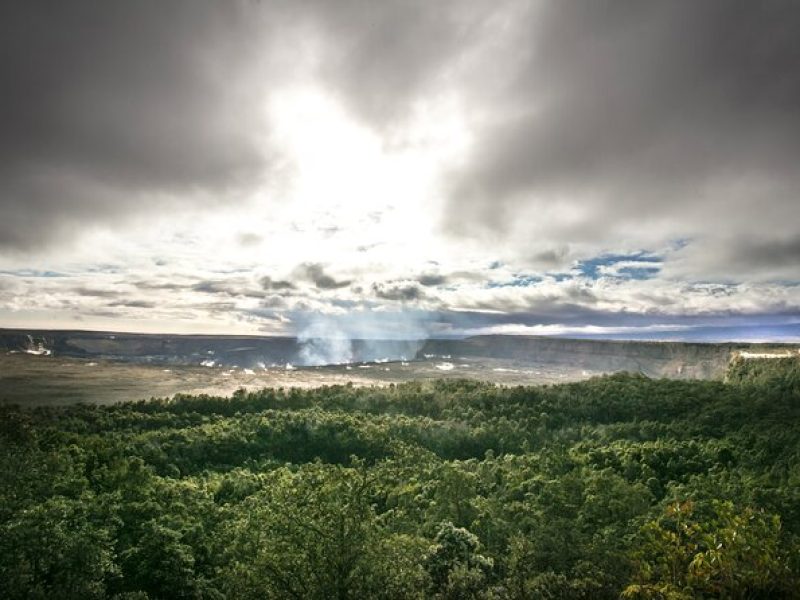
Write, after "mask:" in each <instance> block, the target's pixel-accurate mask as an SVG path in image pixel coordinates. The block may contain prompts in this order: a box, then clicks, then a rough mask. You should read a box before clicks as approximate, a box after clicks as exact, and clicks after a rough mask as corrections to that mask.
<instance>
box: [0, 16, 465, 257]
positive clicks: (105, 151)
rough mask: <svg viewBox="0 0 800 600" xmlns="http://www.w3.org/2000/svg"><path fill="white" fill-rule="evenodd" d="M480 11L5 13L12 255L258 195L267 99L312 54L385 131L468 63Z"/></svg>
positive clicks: (1, 242)
mask: <svg viewBox="0 0 800 600" xmlns="http://www.w3.org/2000/svg"><path fill="white" fill-rule="evenodd" d="M467 8H468V5H466V4H465V5H463V6H461V7H459V6H458V5H457V4H455V3H443V4H441V5H437V6H435V7H433V6H431V5H430V4H429V3H426V2H422V1H421V0H417V1H414V2H386V3H381V4H380V5H373V4H369V3H364V2H362V1H360V0H350V1H345V2H336V3H332V2H327V1H322V0H308V1H302V2H296V3H294V2H286V1H283V0H273V1H265V2H243V1H242V2H231V3H217V2H211V1H203V0H200V1H188V0H176V1H171V2H167V3H163V2H155V1H147V0H146V1H143V2H121V1H116V0H111V1H108V2H99V3H98V2H88V1H86V2H84V1H77V2H69V3H64V2H55V3H53V2H37V1H35V0H34V1H31V2H8V3H4V4H3V6H2V8H0V79H2V81H3V94H2V95H0V131H2V136H0V210H1V211H2V215H3V219H2V221H0V250H2V249H32V248H38V247H42V246H46V245H49V244H53V243H55V242H57V241H61V240H62V239H68V238H70V237H73V236H74V234H75V233H76V232H80V231H81V230H83V229H84V228H86V227H87V226H88V225H91V224H93V223H98V222H99V223H104V224H113V223H114V222H115V221H117V220H119V219H120V218H121V217H122V216H123V215H125V216H126V215H129V214H141V213H145V214H147V213H148V212H158V211H162V210H169V209H174V208H181V207H182V208H187V207H191V208H194V207H195V206H196V204H197V203H198V202H199V203H202V204H207V203H214V202H229V201H230V200H231V198H236V193H237V192H240V191H246V190H250V189H252V188H253V186H254V185H256V183H257V182H258V178H259V177H264V174H265V173H267V172H269V168H270V165H271V164H272V163H271V161H272V159H273V158H274V156H272V155H270V156H265V152H267V154H269V152H268V151H265V149H264V148H263V147H259V144H263V138H264V137H265V135H266V134H267V133H268V132H266V131H258V129H257V125H258V124H259V123H258V121H259V120H263V119H264V118H265V117H264V113H265V110H266V109H265V102H266V99H265V97H264V94H265V88H266V86H269V89H279V88H280V86H281V85H282V84H284V83H285V82H286V80H290V79H291V78H292V76H294V74H295V72H296V71H297V70H298V69H301V68H302V65H300V62H299V61H300V60H301V56H302V55H303V53H304V52H306V53H309V52H310V53H313V52H320V53H321V54H322V55H324V60H322V61H320V64H319V65H318V66H317V67H315V69H316V73H315V75H314V76H315V77H316V78H317V79H318V81H320V82H322V83H323V84H327V86H328V87H329V88H330V89H331V91H332V92H334V93H337V94H338V95H339V96H340V99H341V100H342V101H343V102H345V104H348V105H349V106H350V107H351V108H352V109H353V110H354V111H355V112H356V113H357V114H356V117H357V118H363V119H366V120H368V121H370V122H371V123H372V124H373V125H377V126H382V125H383V124H384V120H385V119H387V118H389V117H390V116H391V115H396V114H398V113H401V112H402V111H403V110H404V108H407V106H408V105H409V103H410V101H411V100H412V99H413V97H414V96H415V94H416V93H417V92H419V91H420V90H422V89H424V88H425V85H426V82H429V81H430V80H432V79H434V78H435V77H436V76H437V74H439V73H440V72H441V70H442V69H443V67H444V65H445V64H446V60H445V59H446V57H450V56H452V55H453V54H454V53H455V52H456V51H457V48H458V45H459V44H461V43H462V42H463V39H462V38H461V34H462V33H463V31H462V30H463V28H465V27H467V26H468V23H467V22H468V21H469V20H470V18H471V17H470V16H469V15H470V14H471V13H470V11H468V10H466V9H467ZM473 20H474V19H473ZM289 49H294V50H293V51H290V50H289ZM259 136H261V137H260V138H259ZM255 241H256V240H255V237H252V236H246V237H243V238H241V239H240V242H241V243H243V244H245V245H246V244H249V243H252V242H255Z"/></svg>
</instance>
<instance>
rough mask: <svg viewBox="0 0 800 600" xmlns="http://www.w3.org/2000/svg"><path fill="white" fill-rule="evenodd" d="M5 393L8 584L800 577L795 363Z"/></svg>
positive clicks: (189, 590)
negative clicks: (706, 373)
mask: <svg viewBox="0 0 800 600" xmlns="http://www.w3.org/2000/svg"><path fill="white" fill-rule="evenodd" d="M0 412H2V415H0V471H1V473H0V597H2V598H7V599H9V600H12V599H17V598H20V599H22V598H26V599H38V598H48V599H51V598H59V599H72V598H75V599H77V598H80V599H91V598H115V599H118V600H123V599H124V600H145V599H157V598H196V599H215V600H216V599H224V598H236V599H239V598H241V599H249V598H275V599H278V598H280V599H284V598H296V599H305V598H309V599H317V598H319V599H322V598H326V599H327V598H335V599H340V600H343V599H350V598H352V599H356V598H385V599H412V598H438V599H498V600H499V599H527V598H548V599H549V598H575V599H578V598H581V599H583V598H585V599H590V598H591V599H603V598H624V599H643V598H652V599H656V598H659V599H690V598H740V599H745V598H796V597H799V595H800V593H799V592H798V590H800V360H798V359H794V358H787V359H774V360H747V361H744V360H738V361H735V362H734V363H732V365H731V367H730V369H729V371H728V374H727V376H726V377H725V379H724V380H720V381H699V380H698V381H676V380H668V379H649V378H647V377H645V376H643V375H638V374H628V373H620V374H614V375H607V376H603V377H597V378H593V379H590V380H587V381H583V382H578V383H569V384H561V385H551V386H527V387H502V386H497V385H493V384H488V383H481V382H477V381H470V380H457V381H454V380H449V381H441V380H431V381H415V382H410V383H404V384H400V385H389V386H386V387H354V386H350V385H337V386H327V387H320V388H315V389H309V390H300V389H263V390H260V391H255V392H246V391H245V390H239V391H238V392H236V393H235V394H233V396H231V397H211V396H187V395H178V396H175V397H173V398H152V399H149V400H145V401H141V402H135V403H124V404H114V405H106V406H100V405H72V406H45V407H35V408H25V407H17V406H2V407H0Z"/></svg>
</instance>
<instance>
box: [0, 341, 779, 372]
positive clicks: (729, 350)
mask: <svg viewBox="0 0 800 600" xmlns="http://www.w3.org/2000/svg"><path fill="white" fill-rule="evenodd" d="M340 342H341V340H339V341H337V342H336V344H335V345H336V346H339V345H340ZM345 343H346V344H347V349H346V352H345V353H344V354H343V355H342V356H341V357H339V358H337V359H336V360H333V359H331V358H325V359H324V360H322V359H320V360H316V359H309V357H308V356H309V352H308V350H309V346H308V343H301V342H299V341H298V340H297V339H296V338H290V337H255V336H254V337H248V336H210V335H147V334H127V333H98V332H85V331H19V330H0V352H20V353H22V352H25V353H28V354H40V355H50V354H52V355H54V356H72V357H83V358H93V357H96V358H106V359H112V360H120V361H126V362H139V363H164V364H176V365H206V366H223V365H227V366H233V365H237V366H239V367H256V366H262V365H266V366H269V365H271V364H277V365H285V364H286V363H292V364H295V365H304V364H306V365H307V364H321V363H322V362H325V361H326V360H327V361H329V362H337V363H341V362H347V361H348V360H349V361H352V362H371V361H381V360H384V359H386V360H413V359H415V358H416V359H417V360H426V359H427V358H428V357H430V358H432V359H434V358H435V359H436V360H440V359H442V358H446V357H450V358H451V359H452V360H453V361H456V360H457V359H458V358H459V357H463V358H470V359H475V360H477V361H480V359H481V358H485V359H493V360H502V361H508V362H511V363H515V364H517V365H521V366H536V365H543V366H544V365H547V366H553V367H564V369H565V370H569V371H572V372H576V371H577V372H578V373H580V372H581V370H585V371H587V372H591V373H597V372H607V373H610V372H616V371H633V372H641V373H644V374H646V375H648V376H651V377H672V378H700V379H706V378H721V377H722V376H723V375H724V374H725V370H726V368H727V366H728V363H729V362H730V360H731V357H732V356H734V355H735V356H740V355H746V354H748V353H755V354H754V355H760V354H761V353H763V352H765V351H775V350H776V349H779V350H780V351H783V350H784V349H786V348H788V346H783V347H781V346H779V345H774V344H771V345H769V346H765V345H758V344H735V343H729V344H698V343H682V342H641V341H616V340H613V341H612V340H587V339H565V338H546V337H532V336H514V335H486V336H476V337H471V338H466V339H462V340H427V341H419V340H399V341H398V340H345ZM312 344H316V345H317V349H319V347H321V348H322V349H323V350H325V348H324V347H325V341H324V340H315V341H313V342H312ZM321 355H322V356H326V357H328V356H332V354H331V353H329V352H322V353H321Z"/></svg>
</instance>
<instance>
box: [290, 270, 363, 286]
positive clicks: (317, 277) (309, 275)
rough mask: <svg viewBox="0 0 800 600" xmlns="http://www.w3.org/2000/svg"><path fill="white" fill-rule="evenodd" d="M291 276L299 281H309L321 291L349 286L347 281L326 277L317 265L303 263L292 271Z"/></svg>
mask: <svg viewBox="0 0 800 600" xmlns="http://www.w3.org/2000/svg"><path fill="white" fill-rule="evenodd" d="M293 275H294V276H295V277H297V278H299V279H304V280H306V281H310V282H311V283H313V284H314V285H315V286H316V287H317V288H319V289H322V290H335V289H339V288H343V287H347V286H348V285H350V281H349V280H336V279H334V278H333V277H331V276H330V275H328V274H327V273H326V272H325V270H324V268H323V266H322V265H321V264H319V263H304V264H302V265H299V266H298V267H297V268H295V270H294V271H293Z"/></svg>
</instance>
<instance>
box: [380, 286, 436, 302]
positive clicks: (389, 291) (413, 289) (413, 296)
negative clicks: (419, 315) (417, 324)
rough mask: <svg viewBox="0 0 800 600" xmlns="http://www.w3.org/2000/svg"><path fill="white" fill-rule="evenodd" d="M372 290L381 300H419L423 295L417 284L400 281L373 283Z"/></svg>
mask: <svg viewBox="0 0 800 600" xmlns="http://www.w3.org/2000/svg"><path fill="white" fill-rule="evenodd" d="M372 291H373V293H374V294H375V295H376V296H377V297H378V298H381V299H383V300H393V301H400V302H407V301H410V300H420V299H421V298H422V297H423V296H424V295H425V294H424V292H423V291H422V289H421V288H420V287H419V286H418V285H416V284H414V283H402V282H399V283H398V282H390V283H373V284H372Z"/></svg>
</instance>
